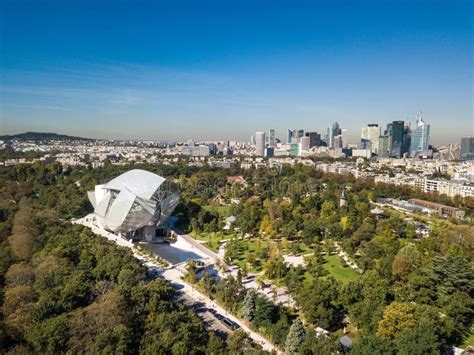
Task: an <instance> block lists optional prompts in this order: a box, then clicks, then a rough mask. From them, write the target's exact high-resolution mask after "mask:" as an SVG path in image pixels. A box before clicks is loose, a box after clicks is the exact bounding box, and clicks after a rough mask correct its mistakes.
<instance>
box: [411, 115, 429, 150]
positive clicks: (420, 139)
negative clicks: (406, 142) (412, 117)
mask: <svg viewBox="0 0 474 355" xmlns="http://www.w3.org/2000/svg"><path fill="white" fill-rule="evenodd" d="M429 139H430V125H429V124H428V123H426V122H425V121H423V116H422V115H421V113H420V114H419V115H418V120H417V121H416V127H415V129H414V131H413V133H412V136H411V143H410V155H411V156H415V154H416V153H417V152H423V151H425V150H428V144H429Z"/></svg>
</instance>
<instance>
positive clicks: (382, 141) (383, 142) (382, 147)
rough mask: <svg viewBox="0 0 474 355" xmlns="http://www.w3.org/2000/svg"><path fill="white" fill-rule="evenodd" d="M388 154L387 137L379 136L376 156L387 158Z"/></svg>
mask: <svg viewBox="0 0 474 355" xmlns="http://www.w3.org/2000/svg"><path fill="white" fill-rule="evenodd" d="M389 152H390V150H389V137H388V136H387V135H384V136H380V137H379V146H378V149H377V155H378V156H379V158H387V157H388V156H389V155H390V154H389Z"/></svg>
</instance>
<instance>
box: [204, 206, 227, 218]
mask: <svg viewBox="0 0 474 355" xmlns="http://www.w3.org/2000/svg"><path fill="white" fill-rule="evenodd" d="M202 208H204V209H205V210H206V211H215V212H217V213H219V215H220V216H221V217H229V216H230V208H231V206H226V205H204V206H202Z"/></svg>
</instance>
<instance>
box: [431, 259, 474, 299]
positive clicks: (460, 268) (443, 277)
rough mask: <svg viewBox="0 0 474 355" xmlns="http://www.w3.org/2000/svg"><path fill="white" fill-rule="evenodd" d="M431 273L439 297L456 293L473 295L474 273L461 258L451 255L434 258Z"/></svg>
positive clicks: (469, 265) (468, 264)
mask: <svg viewBox="0 0 474 355" xmlns="http://www.w3.org/2000/svg"><path fill="white" fill-rule="evenodd" d="M431 271H432V279H433V281H434V282H435V284H436V285H437V290H438V293H439V294H440V295H442V296H445V295H451V294H453V293H454V292H457V291H460V292H465V293H467V294H469V295H471V296H472V295H473V291H474V286H473V285H474V282H473V281H474V272H473V270H472V266H471V264H470V263H469V262H468V261H467V260H466V259H464V258H463V257H460V256H457V255H451V254H448V255H446V256H444V257H440V256H435V257H434V258H433V260H432V266H431Z"/></svg>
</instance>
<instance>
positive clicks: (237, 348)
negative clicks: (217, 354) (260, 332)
mask: <svg viewBox="0 0 474 355" xmlns="http://www.w3.org/2000/svg"><path fill="white" fill-rule="evenodd" d="M227 347H228V349H229V354H231V355H240V354H245V353H246V352H247V351H250V350H253V346H252V340H251V339H250V338H249V337H248V335H247V333H245V331H243V330H242V329H238V330H236V331H235V332H233V333H232V334H231V335H230V336H229V337H228V338H227Z"/></svg>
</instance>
